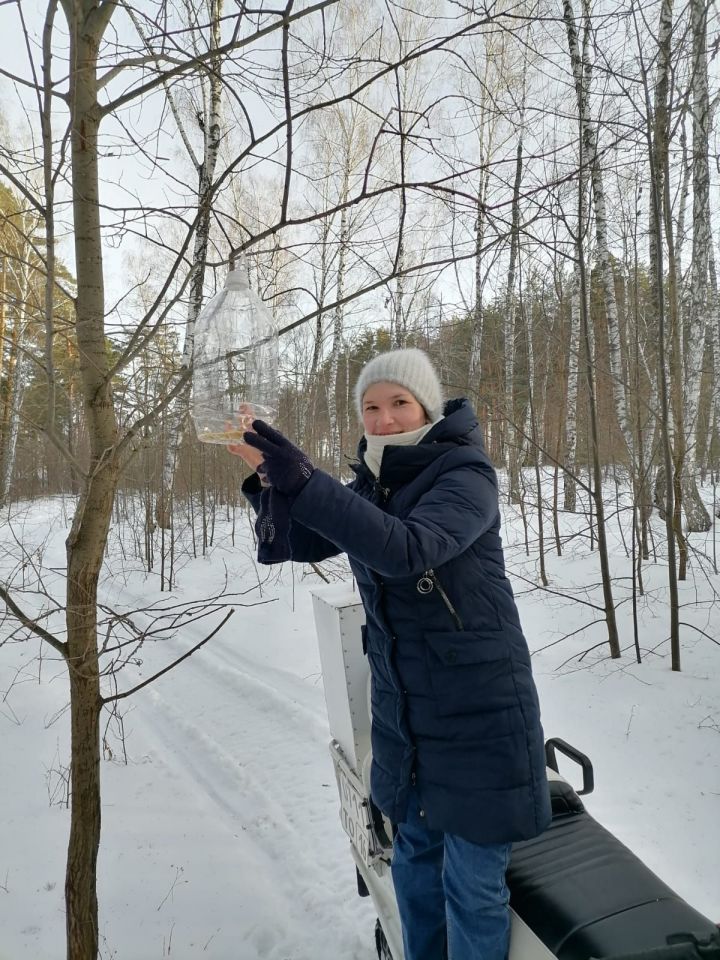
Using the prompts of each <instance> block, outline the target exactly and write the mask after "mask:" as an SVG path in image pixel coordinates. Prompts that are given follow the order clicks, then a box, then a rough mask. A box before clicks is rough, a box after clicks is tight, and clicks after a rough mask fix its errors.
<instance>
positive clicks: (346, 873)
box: [0, 501, 720, 960]
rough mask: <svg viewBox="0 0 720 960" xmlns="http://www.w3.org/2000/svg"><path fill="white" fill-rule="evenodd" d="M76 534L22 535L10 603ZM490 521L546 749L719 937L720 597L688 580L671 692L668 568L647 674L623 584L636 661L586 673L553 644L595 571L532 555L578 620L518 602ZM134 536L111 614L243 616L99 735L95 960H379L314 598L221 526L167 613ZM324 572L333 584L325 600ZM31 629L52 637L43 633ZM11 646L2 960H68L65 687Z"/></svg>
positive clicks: (656, 601) (515, 546) (162, 649)
mask: <svg viewBox="0 0 720 960" xmlns="http://www.w3.org/2000/svg"><path fill="white" fill-rule="evenodd" d="M71 510H72V503H71V502H70V501H66V502H64V503H63V502H62V501H46V502H43V503H41V504H35V505H32V506H31V507H30V508H28V509H27V510H24V511H15V512H14V515H13V518H12V523H11V524H8V523H5V525H4V526H3V527H2V528H1V530H2V533H1V535H2V538H3V546H4V559H3V560H2V561H0V562H1V563H2V577H3V579H5V578H6V577H7V576H8V573H9V571H10V570H11V569H14V570H15V578H16V581H15V582H16V584H18V583H21V582H22V581H23V579H24V582H25V583H26V584H27V586H28V587H31V586H32V584H33V578H34V575H35V574H34V569H35V568H36V567H37V565H38V564H39V563H40V562H42V566H43V569H44V570H45V571H46V573H45V587H46V588H47V592H48V593H50V594H52V593H53V592H55V593H56V595H58V596H61V595H62V594H61V591H62V587H63V585H62V577H61V573H58V572H57V571H61V570H62V567H63V564H64V537H65V535H66V532H67V526H68V522H69V516H68V513H69V512H71ZM506 515H507V519H506V528H505V531H504V534H505V540H506V544H507V553H508V561H509V567H510V568H511V571H512V574H513V576H512V579H513V583H514V586H515V588H516V592H517V594H518V597H519V604H520V608H521V614H522V617H523V622H524V625H525V630H526V633H527V636H528V640H529V642H530V646H531V649H532V650H533V651H534V658H533V663H534V669H535V674H536V678H537V682H538V687H539V690H540V697H541V703H542V708H543V719H544V726H545V732H546V735H547V736H561V737H564V738H565V739H567V740H569V741H571V742H572V743H574V744H575V745H576V746H578V747H579V748H580V749H581V750H583V751H585V752H586V753H588V754H589V755H590V756H591V758H592V760H593V763H594V766H595V773H596V790H595V793H594V794H593V795H592V796H591V797H589V798H588V800H587V806H588V808H589V809H590V811H591V812H592V813H593V814H594V815H595V816H596V817H597V818H598V819H600V820H601V821H602V822H603V823H604V824H605V825H606V826H608V827H609V828H610V829H611V830H613V831H614V832H616V833H617V835H618V836H619V837H620V838H621V839H622V840H623V841H624V842H626V843H627V844H628V845H629V846H631V847H632V848H633V849H634V850H635V851H636V852H637V853H638V854H639V855H640V856H641V857H643V858H644V859H645V860H646V862H647V863H648V864H649V866H650V867H651V868H652V869H654V870H655V871H656V872H657V873H659V874H660V875H661V876H662V877H663V879H665V880H666V881H667V882H669V883H670V884H671V885H672V886H673V887H674V888H675V889H676V890H677V891H678V892H679V893H680V894H682V895H683V896H684V897H686V898H687V899H688V900H689V901H690V902H691V903H692V904H693V905H694V906H695V907H697V908H698V909H699V910H701V911H702V912H704V913H706V914H707V915H708V916H710V917H711V918H712V919H715V920H720V880H718V870H717V862H718V854H719V853H720V679H719V677H720V670H719V669H718V668H719V667H720V647H718V645H717V643H716V642H714V640H717V639H718V638H720V610H719V609H718V607H717V604H716V603H715V602H712V601H713V590H714V589H717V588H718V586H720V578H719V577H718V576H716V575H715V574H714V573H713V572H712V567H711V564H710V563H709V561H707V560H705V561H703V562H702V564H701V562H700V558H698V557H696V558H695V561H694V566H693V569H692V576H691V577H690V579H689V580H688V581H687V582H686V584H684V585H683V586H682V595H683V602H684V603H685V604H686V606H684V607H683V617H682V619H683V620H685V621H687V622H688V623H692V624H694V625H695V626H696V627H698V628H699V629H701V630H703V631H704V632H705V633H706V634H709V636H710V637H711V638H713V639H708V638H707V637H705V636H703V635H702V634H701V633H699V632H697V631H696V630H692V629H689V628H684V630H683V649H682V654H683V672H682V673H680V674H673V673H671V671H670V658H669V649H668V643H667V633H668V618H667V615H666V612H665V609H664V593H665V584H664V569H663V567H662V565H660V564H658V565H657V566H648V567H646V568H645V585H646V597H645V598H644V599H642V602H641V603H640V605H639V620H640V636H641V646H642V650H643V663H642V664H641V665H637V664H636V663H635V661H634V653H633V650H632V649H631V644H632V620H631V607H630V603H629V599H628V598H629V581H623V580H622V579H619V580H618V583H617V585H616V588H617V599H622V600H623V603H622V604H621V606H620V613H619V618H620V631H621V637H622V643H623V646H624V647H625V646H627V647H628V649H626V650H625V652H624V654H623V658H622V659H621V660H620V661H610V660H608V659H607V655H606V651H605V647H604V646H600V647H597V648H596V649H594V650H591V651H590V652H589V653H587V654H586V655H585V656H584V657H583V658H582V659H579V658H580V657H581V656H582V654H583V652H584V651H586V650H588V648H591V647H593V646H594V645H595V644H598V643H600V642H601V641H602V640H603V637H604V627H603V625H602V624H596V625H595V626H592V627H589V628H588V629H587V630H585V631H581V632H578V633H576V634H575V635H574V636H570V637H567V638H565V639H562V638H563V637H565V635H566V634H570V633H572V632H573V631H576V630H578V628H580V627H581V626H583V625H584V624H589V623H590V622H591V621H592V620H594V619H597V616H598V611H597V610H594V609H593V608H592V607H590V606H587V605H586V604H583V603H580V602H578V601H587V602H589V603H594V604H598V603H599V602H601V601H600V593H599V590H598V588H597V583H598V581H599V575H598V561H597V554H590V553H588V545H587V542H586V541H584V540H583V538H582V537H580V536H578V537H576V538H575V539H571V540H568V542H567V543H566V546H565V551H564V553H565V555H564V556H563V557H562V558H558V557H556V556H554V555H552V553H551V552H550V548H551V547H552V545H551V544H548V545H547V547H548V554H547V565H548V575H549V579H550V590H551V591H558V594H560V593H568V592H569V591H572V592H573V593H574V594H575V600H574V601H572V600H568V599H567V598H566V597H563V596H560V595H558V594H556V593H550V592H547V591H539V590H537V589H534V588H533V586H531V584H536V583H537V582H538V577H537V559H536V556H535V558H534V559H533V558H530V559H528V558H526V557H525V554H524V544H523V535H522V528H521V525H520V523H519V520H518V518H517V517H515V515H514V513H513V512H512V511H510V510H507V511H506ZM565 522H566V523H567V529H566V530H564V532H565V533H566V534H567V533H569V532H571V530H572V526H571V524H570V522H569V521H565ZM572 522H573V523H574V524H575V526H576V529H577V530H578V531H580V530H581V529H582V527H583V524H582V523H581V522H580V521H579V520H576V519H575V518H572ZM658 529H659V528H658ZM613 530H614V538H613V543H612V550H613V572H614V574H615V576H617V577H618V578H623V577H626V576H627V575H628V571H629V561H628V560H627V558H626V555H625V550H624V546H623V541H622V539H621V536H620V524H619V523H618V524H617V525H616V527H614V528H613V527H611V532H613ZM126 536H127V535H126V534H122V532H121V531H120V530H119V529H118V530H116V531H114V532H113V535H112V537H111V550H110V553H109V558H108V564H107V568H108V569H107V576H106V578H105V580H104V584H103V600H104V601H106V602H107V603H108V604H109V605H112V606H114V607H115V608H118V609H122V610H131V609H137V608H139V607H142V606H147V605H149V604H151V603H162V604H177V603H180V602H182V603H186V602H190V601H193V600H196V599H197V600H199V599H201V598H203V597H205V596H210V595H212V594H215V593H217V592H218V590H220V589H221V588H222V587H223V585H224V583H225V579H226V577H227V590H228V591H229V592H232V593H233V594H234V596H233V597H232V598H230V599H229V601H228V603H229V605H231V606H233V607H234V608H235V613H234V615H233V616H232V618H231V619H230V620H229V622H228V623H227V624H226V625H225V626H224V627H223V629H222V630H221V632H220V633H219V634H218V635H217V636H215V637H214V638H213V639H212V640H211V641H210V642H209V643H208V644H207V645H206V646H204V647H202V649H200V650H199V651H198V652H196V653H195V654H193V656H192V657H190V658H189V659H187V660H185V661H184V662H183V663H182V664H180V665H179V666H178V667H177V668H176V669H175V670H173V671H172V672H171V673H169V674H167V675H165V676H164V677H162V678H161V679H159V680H158V681H157V682H156V683H155V684H153V685H152V686H149V687H147V688H145V689H143V690H141V691H139V692H138V693H137V694H135V695H134V696H133V697H132V698H131V699H128V700H125V701H122V703H121V712H122V714H123V725H124V748H123V742H122V741H121V740H120V739H119V737H118V725H117V722H115V721H111V722H110V724H109V727H108V730H107V736H106V749H105V754H106V760H105V761H104V763H103V769H102V776H103V839H102V848H101V853H100V861H99V871H100V889H99V897H100V904H101V941H102V943H101V956H102V957H103V958H107V960H110V958H117V960H156V958H163V957H169V958H171V960H190V958H199V957H208V958H215V960H254V958H258V960H260V958H262V960H373V958H374V956H375V951H374V945H373V937H372V929H373V923H374V913H373V910H372V906H371V904H370V902H369V900H362V899H360V898H359V897H358V896H357V894H356V887H355V872H354V867H353V864H352V861H351V858H350V854H349V850H348V841H347V840H346V838H345V835H344V833H343V832H342V829H341V827H340V822H339V819H338V814H337V807H338V801H337V794H336V788H335V781H334V775H333V770H332V766H331V762H330V758H329V754H328V750H327V743H328V727H327V718H326V714H325V702H324V694H323V688H322V679H321V674H320V664H319V656H318V652H317V646H316V641H315V635H314V624H313V617H312V604H311V595H310V591H311V590H312V589H315V588H317V587H318V586H319V585H321V581H320V579H319V578H318V577H317V576H316V575H315V574H314V573H312V572H309V571H308V570H304V569H303V568H301V567H299V566H297V567H293V566H291V565H289V564H288V565H285V566H283V567H282V568H272V569H269V570H268V569H263V568H260V569H258V568H257V567H256V565H255V563H254V560H253V548H252V542H251V538H250V527H249V525H248V523H247V520H246V518H245V517H244V516H241V515H239V518H238V524H237V528H236V530H235V545H232V543H231V527H230V524H227V525H225V526H223V525H220V526H219V527H218V529H217V531H216V539H215V546H214V548H213V549H212V551H211V552H210V554H209V556H208V557H206V558H197V559H189V558H187V557H185V559H182V560H181V561H180V562H179V563H178V566H179V568H180V569H179V573H178V587H177V589H176V590H175V591H174V592H173V594H171V595H170V594H167V593H164V594H161V593H160V592H159V580H158V577H157V575H156V574H155V573H153V574H145V573H143V570H142V565H141V563H140V562H139V561H137V560H133V559H132V544H131V543H129V542H125V541H126ZM710 536H712V535H710ZM626 539H627V538H626ZM18 541H21V542H22V544H23V545H24V546H25V547H26V548H28V547H30V546H32V545H37V547H38V549H37V550H36V551H35V553H34V554H32V555H31V562H27V558H26V562H25V567H24V568H22V567H21V566H20V565H18V563H17V562H16V561H17V560H18V558H19V557H20V553H19V545H18ZM628 546H629V541H628ZM708 550H710V547H708ZM531 552H532V551H531ZM535 554H536V551H535ZM53 571H55V572H53ZM340 572H342V567H341V566H340V565H338V564H337V563H336V564H335V565H334V566H333V568H332V571H331V573H332V576H337V575H338V573H340ZM245 591H247V592H245ZM18 599H19V600H21V601H22V602H23V603H24V604H25V605H26V606H27V607H28V608H29V609H33V610H34V611H35V612H36V613H37V612H38V611H40V610H44V611H47V610H48V609H49V606H50V604H49V602H48V600H47V598H44V599H43V598H41V597H38V596H37V595H31V594H27V595H25V596H24V597H23V596H22V595H20V596H19V597H18ZM223 612H224V611H223ZM221 617H222V613H221V611H219V610H218V611H217V612H216V613H213V614H212V615H211V616H210V617H208V618H207V619H205V620H200V621H196V622H193V623H190V624H187V625H185V626H183V625H179V626H177V627H176V628H175V629H173V630H166V635H165V636H164V637H163V638H162V639H158V640H156V641H154V642H150V641H146V642H145V643H144V644H143V646H142V648H141V650H140V651H139V652H138V654H137V660H138V661H141V662H139V663H133V664H131V665H128V666H127V667H125V668H124V670H123V671H122V673H121V674H120V676H119V679H118V689H119V690H123V689H127V688H129V687H131V686H134V685H135V684H136V683H138V682H141V681H142V680H143V679H144V678H147V677H148V676H150V675H151V674H152V673H154V672H156V671H157V670H159V669H161V668H162V666H163V665H165V664H166V663H169V662H171V661H172V660H174V659H176V658H177V657H178V656H179V655H180V654H181V653H182V652H183V651H185V650H187V649H189V648H190V647H192V646H193V645H194V644H196V643H197V642H198V641H199V640H201V639H202V637H203V636H205V634H206V633H207V632H209V630H210V629H211V628H212V626H213V625H214V624H216V623H218V622H219V621H220V619H221ZM185 619H189V618H185ZM136 620H137V621H138V622H140V621H142V620H143V615H140V614H138V615H136ZM43 622H44V623H45V624H46V626H48V627H49V628H50V629H57V630H60V629H61V626H62V618H61V617H60V616H59V615H57V614H50V615H49V616H48V618H47V619H46V620H44V621H43ZM15 628H16V624H14V623H13V622H12V621H11V620H10V619H7V620H6V621H5V623H4V625H2V627H1V628H0V629H1V630H2V633H1V634H0V638H2V639H4V638H9V639H8V641H7V642H6V643H5V644H4V645H3V646H2V647H0V737H1V741H0V742H1V743H2V753H1V757H2V815H1V816H0V960H62V958H63V957H64V916H63V881H64V856H65V847H66V843H67V830H68V811H67V809H66V807H65V806H63V805H62V803H61V800H62V798H63V796H64V780H63V778H64V774H65V769H66V764H67V759H68V752H67V741H68V729H67V726H68V725H67V714H66V713H64V712H63V708H64V707H65V704H66V697H67V685H66V681H65V673H64V667H63V665H62V664H61V663H59V662H58V659H57V656H56V655H55V654H54V653H53V651H51V650H47V649H46V650H45V651H43V658H42V660H39V659H38V645H37V643H36V641H34V640H30V641H27V642H19V638H18V637H13V636H11V634H12V631H13V630H14V629H15ZM124 752H126V755H127V762H125V758H124V755H123V754H124ZM479 815H481V812H480V811H479Z"/></svg>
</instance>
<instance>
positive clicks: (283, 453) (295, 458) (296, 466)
mask: <svg viewBox="0 0 720 960" xmlns="http://www.w3.org/2000/svg"><path fill="white" fill-rule="evenodd" d="M253 430H254V431H255V432H254V433H252V432H248V433H246V434H245V435H244V438H243V439H244V440H245V443H246V444H247V445H248V446H249V447H255V449H256V450H259V451H260V452H261V453H262V455H263V462H262V464H261V465H260V467H259V469H258V473H259V474H260V476H261V477H265V478H266V479H267V482H268V483H269V484H270V485H271V486H273V487H275V489H276V490H277V491H278V492H279V493H284V494H285V495H286V496H288V497H296V496H297V495H298V494H299V493H300V491H301V490H302V488H303V487H304V486H305V484H306V483H307V482H308V480H309V479H310V477H311V476H312V473H313V470H314V469H315V467H314V466H313V465H312V463H310V461H309V460H308V458H307V457H306V455H305V454H304V453H303V452H302V450H299V449H298V448H297V447H296V446H295V445H294V444H292V443H290V441H289V440H288V439H287V437H284V436H283V435H282V433H280V431H279V430H274V429H273V428H272V427H270V426H268V424H267V423H265V422H264V421H263V420H253Z"/></svg>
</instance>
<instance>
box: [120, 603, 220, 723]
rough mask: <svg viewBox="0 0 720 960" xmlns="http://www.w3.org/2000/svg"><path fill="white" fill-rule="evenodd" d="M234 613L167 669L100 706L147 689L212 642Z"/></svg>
mask: <svg viewBox="0 0 720 960" xmlns="http://www.w3.org/2000/svg"><path fill="white" fill-rule="evenodd" d="M234 613H235V610H234V609H232V610H229V611H228V612H227V613H226V615H225V616H224V617H223V619H222V620H221V621H220V623H219V624H218V625H217V626H216V627H215V629H214V630H213V631H211V632H210V633H209V634H208V635H207V636H206V637H205V638H204V639H203V640H201V641H200V643H196V644H195V646H194V647H191V649H190V650H188V651H187V652H186V653H184V654H183V655H182V656H181V657H178V658H177V660H173V662H172V663H170V664H168V665H167V667H163V669H162V670H158V672H157V673H154V674H153V675H152V676H151V677H148V679H147V680H143V682H142V683H138V684H137V686H134V687H130V689H129V690H125V692H124V693H115V694H113V695H112V696H110V697H102V698H101V702H102V704H103V705H104V704H106V703H113V702H117V701H118V700H124V699H125V698H126V697H130V696H132V694H133V693H137V692H138V690H142V688H143V687H147V685H148V684H149V683H152V682H153V681H154V680H157V679H158V677H162V676H163V674H165V673H168V671H170V670H172V669H173V667H176V666H177V665H178V664H179V663H182V662H183V660H187V658H188V657H191V656H192V655H193V654H194V653H195V652H196V651H197V650H199V649H200V647H204V646H205V644H206V643H207V642H208V640H212V638H213V637H214V636H215V634H216V633H217V632H218V631H219V630H221V629H222V628H223V627H224V626H225V624H226V623H227V622H228V620H229V619H230V617H231V616H232V615H233V614H234Z"/></svg>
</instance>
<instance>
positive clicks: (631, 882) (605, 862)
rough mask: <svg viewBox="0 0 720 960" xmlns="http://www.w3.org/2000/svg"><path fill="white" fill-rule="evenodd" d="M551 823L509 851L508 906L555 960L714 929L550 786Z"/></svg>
mask: <svg viewBox="0 0 720 960" xmlns="http://www.w3.org/2000/svg"><path fill="white" fill-rule="evenodd" d="M550 794H551V800H552V807H553V819H552V823H551V825H550V827H548V829H547V830H546V831H545V832H544V833H543V834H541V835H540V836H539V837H536V838H535V839H534V840H527V841H524V842H522V843H516V844H514V845H513V851H512V859H511V862H510V868H509V871H508V886H509V888H510V903H511V906H512V907H513V909H514V910H515V911H516V913H518V914H519V915H520V917H521V918H522V919H523V920H524V921H525V922H526V923H527V924H528V926H529V927H530V928H531V929H532V930H533V931H534V932H535V934H536V936H537V937H539V939H540V940H542V941H543V943H544V944H545V945H546V946H547V947H548V949H549V950H551V951H552V953H554V954H555V956H556V957H557V958H558V960H589V958H591V957H593V958H610V957H612V956H613V955H615V956H618V955H622V954H625V955H627V954H629V953H630V952H633V951H644V950H650V949H653V948H658V947H664V946H666V944H667V943H668V937H672V936H673V935H676V934H680V933H684V934H691V935H694V936H695V937H697V938H698V939H699V940H701V939H707V938H709V937H711V936H713V935H717V932H718V928H717V926H716V925H715V924H713V923H711V922H710V921H709V920H708V919H706V918H705V917H704V916H702V914H700V913H698V912H697V910H694V909H693V908H692V907H691V906H690V905H689V904H688V903H686V902H685V901H684V900H682V899H681V898H680V897H679V896H678V895H677V894H676V893H675V892H674V891H673V890H671V889H670V887H668V886H667V885H666V884H665V883H663V881H662V880H660V878H659V877H657V876H656V875H655V874H654V873H653V872H652V871H651V870H650V869H649V868H648V867H646V866H645V864H644V863H643V862H642V861H641V860H639V859H638V857H636V856H635V855H634V854H633V853H632V852H631V851H630V850H629V849H628V848H627V847H626V846H625V845H624V844H622V843H621V842H620V841H619V840H618V839H617V837H615V836H613V834H612V833H610V832H609V831H608V830H606V829H605V828H604V827H603V826H601V825H600V824H599V823H598V822H597V821H596V820H594V819H593V817H591V816H590V815H589V814H588V813H587V811H586V810H585V808H584V806H583V804H582V801H581V800H580V798H579V797H578V795H577V794H576V793H575V791H574V790H573V788H572V787H571V786H570V785H569V784H568V783H566V782H565V781H563V780H551V781H550Z"/></svg>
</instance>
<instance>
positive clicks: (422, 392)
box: [355, 347, 443, 423]
mask: <svg viewBox="0 0 720 960" xmlns="http://www.w3.org/2000/svg"><path fill="white" fill-rule="evenodd" d="M373 383H399V384H400V386H401V387H405V389H406V390H409V391H410V393H412V395H413V396H414V397H415V399H416V400H417V401H418V402H419V403H420V404H421V405H422V406H423V407H424V408H425V412H426V413H427V415H428V418H429V419H430V421H431V422H432V423H434V422H435V421H436V420H439V419H440V417H442V413H443V393H442V387H441V386H440V379H439V377H438V375H437V373H436V371H435V367H433V365H432V363H431V362H430V358H429V357H428V355H427V354H426V353H424V352H423V351H422V350H417V349H416V348H415V347H409V348H407V349H405V350H388V352H387V353H380V354H378V356H377V357H374V358H373V359H372V360H370V361H369V362H368V363H366V364H365V366H364V367H363V368H362V370H361V371H360V376H359V377H358V381H357V383H356V384H355V406H356V407H357V411H358V416H359V417H360V419H361V420H362V400H363V395H364V394H365V391H366V390H367V388H368V387H369V386H371V385H372V384H373Z"/></svg>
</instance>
